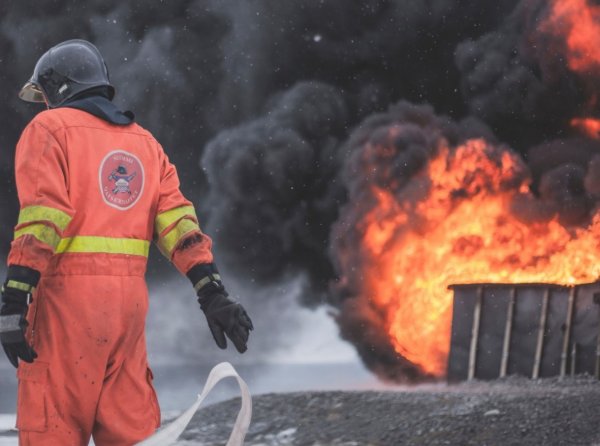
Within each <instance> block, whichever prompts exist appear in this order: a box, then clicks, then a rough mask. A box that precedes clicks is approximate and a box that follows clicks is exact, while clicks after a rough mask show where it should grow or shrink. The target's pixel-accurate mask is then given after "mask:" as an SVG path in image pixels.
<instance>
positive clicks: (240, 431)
mask: <svg viewBox="0 0 600 446" xmlns="http://www.w3.org/2000/svg"><path fill="white" fill-rule="evenodd" d="M228 377H233V378H235V379H236V380H237V382H238V385H239V386H240V392H241V394H242V406H241V407H240V411H239V412H238V415H237V418H236V419H235V425H234V426H233V430H232V431H231V435H230V436H229V440H227V445H226V446H242V445H243V444H244V438H245V437H246V433H247V432H248V427H249V426H250V419H251V418H252V397H251V396H250V391H249V390H248V385H247V384H246V383H245V382H244V380H243V379H242V378H240V375H238V373H237V372H236V370H235V369H234V368H233V366H232V365H231V364H230V363H228V362H222V363H220V364H217V365H216V366H215V367H214V368H213V369H212V370H211V371H210V373H209V374H208V378H207V379H206V384H204V389H202V393H201V394H200V395H198V399H197V400H196V402H195V403H194V404H193V405H192V406H191V407H190V408H189V409H188V410H186V411H185V412H184V413H182V414H181V415H180V416H179V418H177V419H176V420H174V421H173V422H171V423H169V424H168V425H167V426H165V427H163V428H162V429H160V430H159V431H158V432H157V433H155V434H154V435H152V436H151V437H150V438H147V439H146V440H144V441H142V442H141V443H137V446H169V445H172V444H174V443H175V442H176V441H177V439H178V438H179V436H180V435H181V434H182V433H183V431H184V430H185V428H186V427H187V425H188V424H189V422H190V421H191V419H192V417H193V416H194V414H195V413H196V412H197V411H198V409H199V408H200V405H201V404H202V401H204V398H206V396H207V395H208V394H209V393H210V391H211V390H212V389H213V387H215V385H217V383H218V382H219V381H221V380H222V379H224V378H228Z"/></svg>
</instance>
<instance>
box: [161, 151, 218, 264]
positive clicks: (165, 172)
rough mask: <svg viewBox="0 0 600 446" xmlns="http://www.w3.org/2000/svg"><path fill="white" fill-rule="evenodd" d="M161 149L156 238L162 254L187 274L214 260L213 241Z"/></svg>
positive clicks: (173, 167) (175, 171)
mask: <svg viewBox="0 0 600 446" xmlns="http://www.w3.org/2000/svg"><path fill="white" fill-rule="evenodd" d="M158 148H159V162H160V169H161V172H160V192H159V200H158V209H157V215H156V220H155V223H154V233H155V240H156V244H157V245H158V248H159V249H160V251H161V252H162V254H163V255H164V256H165V257H167V258H168V259H169V260H170V261H171V262H172V263H173V264H174V265H175V267H176V268H177V269H178V270H179V271H180V272H181V273H182V274H186V273H187V272H188V271H189V270H190V269H191V268H192V267H193V266H195V265H198V264H209V263H211V262H212V261H213V255H212V251H211V247H212V241H211V239H210V237H208V236H207V235H206V234H204V233H203V232H202V230H201V229H200V226H199V223H198V217H197V216H196V211H195V210H194V206H193V205H192V203H191V202H190V201H188V200H187V199H186V198H185V197H184V196H183V194H182V193H181V191H180V189H179V177H178V176H177V170H176V169H175V166H173V164H171V163H170V162H169V158H168V157H167V155H166V154H165V152H164V151H163V149H162V147H160V145H159V147H158Z"/></svg>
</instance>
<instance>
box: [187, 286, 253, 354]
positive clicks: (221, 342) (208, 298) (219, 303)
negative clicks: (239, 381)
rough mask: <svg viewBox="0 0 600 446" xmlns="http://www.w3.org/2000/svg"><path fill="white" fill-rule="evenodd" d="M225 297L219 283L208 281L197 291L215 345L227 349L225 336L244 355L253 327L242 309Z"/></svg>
mask: <svg viewBox="0 0 600 446" xmlns="http://www.w3.org/2000/svg"><path fill="white" fill-rule="evenodd" d="M227 296H228V295H227V291H225V288H224V287H223V285H222V284H221V282H220V281H210V282H208V283H206V284H205V285H204V286H202V288H200V289H199V290H198V302H199V303H200V308H202V311H204V315H205V316H206V320H207V322H208V328H210V332H211V333H212V335H213V338H214V339H215V342H216V343H217V345H218V346H219V347H220V348H222V349H224V348H227V339H225V335H227V337H228V338H229V339H231V342H233V345H235V348H236V349H237V351H238V352H240V353H244V352H245V351H246V349H247V347H246V343H247V342H248V336H249V335H250V330H253V329H254V326H253V325H252V321H251V320H250V318H249V317H248V314H247V313H246V310H244V307H242V305H240V304H239V303H237V302H235V301H233V300H231V299H229V298H228V297H227Z"/></svg>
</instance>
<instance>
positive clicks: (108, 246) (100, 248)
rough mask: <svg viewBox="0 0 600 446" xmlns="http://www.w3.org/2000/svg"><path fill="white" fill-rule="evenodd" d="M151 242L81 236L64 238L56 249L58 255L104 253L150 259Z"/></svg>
mask: <svg viewBox="0 0 600 446" xmlns="http://www.w3.org/2000/svg"><path fill="white" fill-rule="evenodd" d="M149 251H150V242H149V241H148V240H139V239H134V238H112V237H96V236H88V235H85V236H84V235H80V236H75V237H68V238H63V239H61V241H60V242H59V244H58V247H57V248H56V254H63V253H104V254H126V255H133V256H143V257H148V253H149Z"/></svg>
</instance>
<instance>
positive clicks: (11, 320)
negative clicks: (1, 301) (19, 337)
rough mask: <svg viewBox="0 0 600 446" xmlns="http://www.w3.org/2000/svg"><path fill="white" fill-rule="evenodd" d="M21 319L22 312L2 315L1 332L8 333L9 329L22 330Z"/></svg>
mask: <svg viewBox="0 0 600 446" xmlns="http://www.w3.org/2000/svg"><path fill="white" fill-rule="evenodd" d="M20 321H21V315H20V314H8V315H6V316H0V333H8V332H9V331H17V330H20V329H21V326H20V325H19V322H20Z"/></svg>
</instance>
